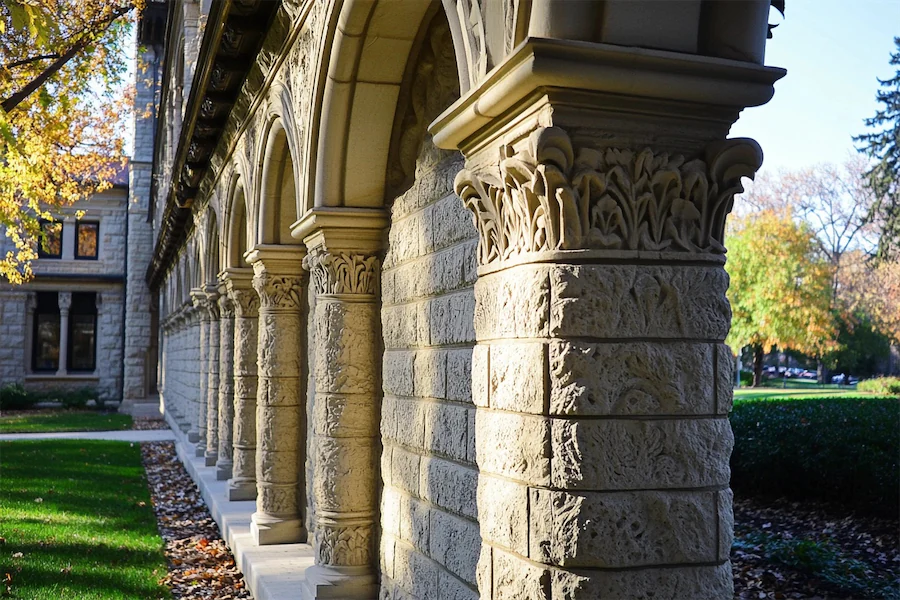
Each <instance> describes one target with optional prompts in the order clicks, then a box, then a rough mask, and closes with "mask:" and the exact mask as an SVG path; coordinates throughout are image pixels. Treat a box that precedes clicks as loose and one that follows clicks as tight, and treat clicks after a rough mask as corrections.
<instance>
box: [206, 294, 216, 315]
mask: <svg viewBox="0 0 900 600" xmlns="http://www.w3.org/2000/svg"><path fill="white" fill-rule="evenodd" d="M205 306H206V311H207V312H208V313H209V318H210V319H212V320H213V321H218V320H219V293H218V292H207V293H206V305H205Z"/></svg>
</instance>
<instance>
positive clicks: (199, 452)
mask: <svg viewBox="0 0 900 600" xmlns="http://www.w3.org/2000/svg"><path fill="white" fill-rule="evenodd" d="M194 456H196V457H197V458H203V457H204V456H206V440H204V439H203V438H200V439H199V440H197V447H196V448H195V449H194Z"/></svg>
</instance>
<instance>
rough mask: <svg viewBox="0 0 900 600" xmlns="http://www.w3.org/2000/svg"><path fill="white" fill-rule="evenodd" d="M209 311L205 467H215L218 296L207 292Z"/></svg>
mask: <svg viewBox="0 0 900 600" xmlns="http://www.w3.org/2000/svg"><path fill="white" fill-rule="evenodd" d="M206 295H207V298H208V303H207V305H206V306H207V310H208V311H209V325H208V327H209V348H207V351H206V352H207V354H206V357H207V361H206V364H207V381H206V454H205V457H206V466H207V467H212V466H215V464H216V461H217V460H218V458H219V305H218V300H219V294H218V292H215V291H208V292H207V294H206Z"/></svg>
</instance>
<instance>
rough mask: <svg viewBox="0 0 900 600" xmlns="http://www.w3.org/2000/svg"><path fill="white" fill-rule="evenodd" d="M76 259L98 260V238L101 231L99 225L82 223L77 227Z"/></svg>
mask: <svg viewBox="0 0 900 600" xmlns="http://www.w3.org/2000/svg"><path fill="white" fill-rule="evenodd" d="M75 230H76V234H77V235H76V238H77V243H76V244H75V258H97V236H98V234H99V230H100V224H99V223H82V222H81V221H79V222H78V223H77V224H76V226H75Z"/></svg>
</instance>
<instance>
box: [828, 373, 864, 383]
mask: <svg viewBox="0 0 900 600" xmlns="http://www.w3.org/2000/svg"><path fill="white" fill-rule="evenodd" d="M831 383H836V384H838V385H856V384H857V383H859V377H853V376H852V375H849V376H848V375H846V374H844V373H841V374H840V375H835V376H834V377H832V378H831Z"/></svg>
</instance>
